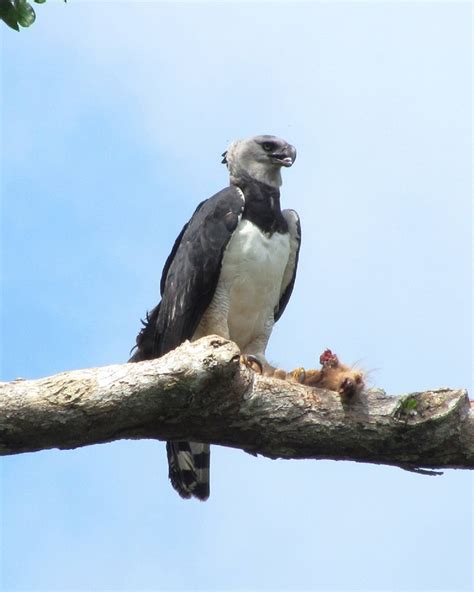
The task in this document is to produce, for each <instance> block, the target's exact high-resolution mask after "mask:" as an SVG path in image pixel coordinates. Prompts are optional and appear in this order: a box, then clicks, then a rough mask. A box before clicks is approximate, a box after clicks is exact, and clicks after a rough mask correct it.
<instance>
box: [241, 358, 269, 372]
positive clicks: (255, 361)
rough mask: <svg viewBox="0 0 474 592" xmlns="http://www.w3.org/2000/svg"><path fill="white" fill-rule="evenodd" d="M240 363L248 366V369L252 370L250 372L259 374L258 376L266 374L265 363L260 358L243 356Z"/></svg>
mask: <svg viewBox="0 0 474 592" xmlns="http://www.w3.org/2000/svg"><path fill="white" fill-rule="evenodd" d="M240 363H241V364H243V365H244V366H247V368H250V370H253V371H254V372H258V374H263V373H264V368H265V362H264V361H262V360H261V359H260V357H259V356H254V355H251V354H242V355H241V356H240Z"/></svg>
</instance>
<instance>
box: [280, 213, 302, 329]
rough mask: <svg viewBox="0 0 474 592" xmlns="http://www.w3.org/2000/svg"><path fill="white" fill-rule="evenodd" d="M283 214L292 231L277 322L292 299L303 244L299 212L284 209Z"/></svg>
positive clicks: (289, 229)
mask: <svg viewBox="0 0 474 592" xmlns="http://www.w3.org/2000/svg"><path fill="white" fill-rule="evenodd" d="M282 214H283V217H284V218H285V220H286V222H287V223H288V232H289V233H290V256H289V258H288V263H287V264H286V267H285V272H284V274H283V281H282V283H281V291H280V301H279V303H278V307H277V308H276V309H275V317H274V318H275V323H276V322H277V321H278V319H279V318H280V317H281V315H282V314H283V312H284V310H285V308H286V305H287V304H288V301H289V300H290V296H291V293H292V292H293V286H294V285H295V279H296V269H297V268H298V256H299V254H300V245H301V224H300V218H299V216H298V214H297V213H296V212H295V211H294V210H283V212H282Z"/></svg>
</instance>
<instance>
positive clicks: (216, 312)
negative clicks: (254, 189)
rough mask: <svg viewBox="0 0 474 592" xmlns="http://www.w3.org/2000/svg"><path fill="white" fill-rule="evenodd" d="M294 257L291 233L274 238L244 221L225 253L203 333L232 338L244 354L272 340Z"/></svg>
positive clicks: (279, 234) (276, 235)
mask: <svg viewBox="0 0 474 592" xmlns="http://www.w3.org/2000/svg"><path fill="white" fill-rule="evenodd" d="M289 256H290V239H289V235H288V234H281V233H274V234H272V235H268V234H266V233H264V232H262V231H261V230H260V229H259V228H258V227H257V226H256V225H255V224H253V223H252V222H249V221H248V220H241V222H240V223H239V225H238V226H237V228H236V230H235V231H234V234H233V235H232V238H231V239H230V241H229V244H228V245H227V248H226V250H225V252H224V256H223V259H222V265H221V272H220V276H219V281H218V284H217V287H216V292H215V294H214V297H213V299H212V302H211V305H210V307H209V309H208V311H207V312H206V314H205V318H204V320H203V325H202V326H201V329H203V330H205V332H207V333H217V334H219V335H223V336H227V337H229V338H230V339H232V340H233V341H235V342H236V343H237V344H238V345H239V346H240V348H241V349H244V348H246V347H247V345H248V344H251V343H253V342H254V341H255V340H256V339H258V338H259V336H262V335H267V336H268V335H269V334H270V331H271V327H272V326H273V315H274V310H275V307H276V306H277V305H278V302H279V300H280V295H281V286H282V281H283V274H284V271H285V267H286V265H287V262H288V258H289Z"/></svg>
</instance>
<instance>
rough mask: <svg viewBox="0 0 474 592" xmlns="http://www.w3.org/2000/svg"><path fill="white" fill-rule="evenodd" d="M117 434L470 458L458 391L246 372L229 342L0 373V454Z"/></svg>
mask: <svg viewBox="0 0 474 592" xmlns="http://www.w3.org/2000/svg"><path fill="white" fill-rule="evenodd" d="M124 438H133V439H138V438H157V439H160V440H166V439H188V440H189V439H191V440H197V441H201V442H210V443H212V444H222V445H224V446H232V447H235V448H241V449H243V450H246V451H248V452H253V453H258V454H262V455H264V456H268V457H270V458H277V457H282V458H326V459H338V460H355V461H360V462H371V463H382V464H388V465H397V466H401V467H403V468H408V469H410V468H414V469H416V468H418V467H429V468H443V467H445V468H448V467H455V468H469V469H472V468H474V414H473V410H472V407H471V405H470V402H469V399H468V397H467V393H466V391H464V390H451V389H438V390H434V391H427V392H422V393H412V394H410V395H405V396H401V397H390V396H387V395H386V394H385V393H384V392H383V391H381V390H370V391H368V392H364V393H362V394H361V395H358V396H356V397H355V398H353V399H351V400H348V401H344V400H342V399H341V397H340V396H339V395H338V394H337V393H333V392H330V391H324V390H319V389H312V388H308V387H305V386H302V385H299V384H296V383H290V382H287V381H282V380H279V379H276V378H264V377H261V376H258V375H255V374H254V373H253V372H252V371H251V370H249V369H247V368H245V367H243V366H242V365H241V364H240V363H239V351H238V349H237V347H236V346H235V344H233V343H231V342H228V341H225V340H223V339H221V338H219V337H215V336H213V337H206V338H204V339H201V340H200V341H197V342H195V343H185V344H183V345H182V346H181V347H179V348H178V349H177V350H175V351H173V352H171V353H170V354H168V355H167V356H164V357H163V358H160V359H157V360H152V361H150V362H140V363H138V364H122V365H117V366H106V367H103V368H92V369H88V370H75V371H72V372H64V373H62V374H57V375H55V376H50V377H48V378H43V379H41V380H16V381H13V382H10V383H0V454H4V455H5V454H15V453H18V452H32V451H36V450H42V449H46V448H76V447H78V446H85V445H87V444H97V443H100V442H111V441H113V440H119V439H124Z"/></svg>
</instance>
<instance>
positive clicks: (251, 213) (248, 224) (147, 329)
mask: <svg viewBox="0 0 474 592" xmlns="http://www.w3.org/2000/svg"><path fill="white" fill-rule="evenodd" d="M222 156H223V157H224V158H223V161H222V162H223V163H224V164H226V165H227V168H228V170H229V175H230V179H229V186H228V187H226V188H225V189H223V190H222V191H219V193H216V195H214V196H212V197H210V198H209V199H207V200H205V201H203V202H201V203H200V204H199V205H198V207H197V208H196V211H195V212H194V214H193V215H192V216H191V219H190V220H189V222H188V223H187V224H185V226H184V227H183V229H182V230H181V232H180V234H179V236H178V238H177V239H176V241H175V243H174V246H173V248H172V250H171V253H170V255H169V257H168V259H167V260H166V263H165V266H164V269H163V274H162V277H161V285H160V289H161V302H160V303H159V304H158V305H157V306H156V307H155V308H154V309H153V310H152V311H151V312H150V313H148V314H147V318H146V322H145V323H144V327H143V329H142V330H141V331H140V333H139V335H138V337H137V341H136V351H135V353H134V355H133V356H132V358H131V359H130V361H131V362H138V361H142V360H149V359H152V358H157V357H159V356H162V355H164V354H166V353H167V352H169V351H170V350H172V349H174V348H175V347H177V346H178V345H180V344H181V343H183V341H185V340H186V339H191V340H194V339H198V338H200V337H203V336H205V335H219V336H221V337H224V338H226V339H230V340H232V341H234V342H235V343H236V344H237V345H238V346H239V348H240V350H241V353H242V354H243V356H248V357H249V358H248V359H253V360H258V362H259V364H260V365H261V366H262V368H263V369H264V370H265V369H267V368H270V366H269V364H268V362H267V361H266V358H265V349H266V347H267V343H268V340H269V338H270V334H271V332H272V329H273V326H274V324H275V323H276V322H277V321H278V319H279V318H280V317H281V315H282V314H283V311H284V310H285V307H286V305H287V304H288V300H289V299H290V296H291V292H292V290H293V286H294V283H295V276H296V268H297V265H298V253H299V249H300V241H301V229H300V221H299V218H298V215H297V213H296V212H295V211H294V210H282V209H281V206H280V186H281V184H282V180H281V169H282V167H291V166H292V164H293V163H294V161H295V158H296V149H295V148H294V146H292V145H291V144H288V142H286V141H285V140H282V139H280V138H277V137H275V136H269V135H262V136H256V137H253V138H249V139H246V140H237V141H235V142H233V143H232V144H231V145H230V146H229V148H228V150H227V151H226V152H224V154H223V155H222ZM166 449H167V454H168V464H169V477H170V480H171V483H172V485H173V487H174V488H175V489H176V491H177V492H178V493H179V495H181V496H182V497H184V498H190V497H196V498H198V499H200V500H205V499H207V498H208V497H209V460H210V456H209V445H208V444H201V443H197V442H167V445H166Z"/></svg>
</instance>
